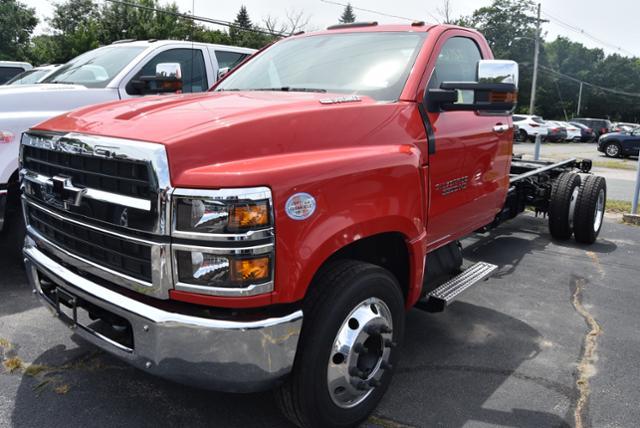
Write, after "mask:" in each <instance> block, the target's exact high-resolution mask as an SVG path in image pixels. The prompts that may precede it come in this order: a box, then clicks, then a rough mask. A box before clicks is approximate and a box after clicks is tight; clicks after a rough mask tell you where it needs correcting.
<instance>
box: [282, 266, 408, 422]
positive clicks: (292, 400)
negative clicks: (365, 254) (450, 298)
mask: <svg viewBox="0 0 640 428" xmlns="http://www.w3.org/2000/svg"><path fill="white" fill-rule="evenodd" d="M303 312H304V324H303V328H302V335H301V337H300V343H299V345H298V354H297V355H296V361H295V364H294V367H293V371H292V373H291V376H290V378H289V379H288V380H287V382H286V383H285V384H284V385H283V386H282V387H280V389H279V390H278V391H277V393H276V400H277V402H278V405H279V407H280V409H281V410H282V411H283V413H284V414H285V416H287V417H288V418H289V419H290V420H291V421H292V422H293V423H295V424H296V425H298V426H300V427H304V428H315V427H323V428H324V427H327V428H329V427H340V428H346V427H355V426H357V425H359V424H360V423H362V422H363V421H364V420H366V418H367V417H368V416H369V414H371V412H373V410H374V409H375V407H376V406H377V405H378V402H379V401H380V399H381V398H382V396H383V395H384V393H385V391H386V390H387V388H388V386H389V382H390V381H391V376H392V373H393V365H394V364H395V361H396V359H397V356H398V352H397V350H396V349H395V345H396V344H397V343H399V342H400V341H401V339H402V336H403V334H404V317H405V314H404V298H403V296H402V293H401V291H400V286H399V284H398V281H397V280H396V278H395V277H394V276H393V275H392V274H391V273H390V272H388V271H387V270H385V269H383V268H381V267H379V266H375V265H372V264H369V263H364V262H359V261H352V260H343V261H338V262H335V263H332V264H331V265H329V266H327V267H326V268H325V269H323V271H322V272H321V273H320V274H319V275H318V278H317V280H316V281H314V284H313V285H312V289H311V291H310V292H309V295H308V296H307V297H306V298H305V303H304V305H303Z"/></svg>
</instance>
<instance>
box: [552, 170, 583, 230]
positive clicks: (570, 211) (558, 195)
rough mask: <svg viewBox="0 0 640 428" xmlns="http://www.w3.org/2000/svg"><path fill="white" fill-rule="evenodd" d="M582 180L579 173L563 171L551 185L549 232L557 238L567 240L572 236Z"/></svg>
mask: <svg viewBox="0 0 640 428" xmlns="http://www.w3.org/2000/svg"><path fill="white" fill-rule="evenodd" d="M580 181H581V180H580V176H579V175H578V174H574V173H563V174H560V176H559V177H558V178H557V179H556V181H555V182H554V183H553V186H552V187H551V200H550V201H549V232H550V233H551V236H552V237H554V238H555V239H559V240H566V239H569V238H571V234H572V233H573V221H574V220H573V219H574V212H575V206H576V202H577V199H578V194H579V190H580Z"/></svg>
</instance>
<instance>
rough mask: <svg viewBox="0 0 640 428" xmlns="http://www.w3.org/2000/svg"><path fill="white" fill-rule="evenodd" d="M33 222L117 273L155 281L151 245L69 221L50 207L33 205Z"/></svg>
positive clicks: (55, 240)
mask: <svg viewBox="0 0 640 428" xmlns="http://www.w3.org/2000/svg"><path fill="white" fill-rule="evenodd" d="M26 217H27V219H28V223H29V225H30V226H31V227H32V228H34V229H35V230H36V231H37V232H39V233H40V235H42V236H43V237H45V238H47V239H48V240H49V241H50V242H52V243H53V244H55V245H57V246H59V247H60V248H62V249H63V250H66V251H68V252H70V253H73V254H81V255H82V257H83V258H85V259H87V260H90V261H92V262H95V263H99V264H101V265H103V266H105V267H107V268H109V269H113V270H114V271H116V272H120V273H123V274H126V275H130V276H132V277H134V278H137V279H140V280H142V281H146V282H149V283H150V282H151V281H152V278H151V247H150V246H149V245H145V244H141V243H137V242H131V241H127V240H125V239H122V238H120V237H117V236H113V235H109V234H107V233H103V232H100V231H98V230H95V229H91V228H88V227H85V226H81V225H79V224H76V223H72V222H69V221H65V220H64V219H63V217H62V216H56V215H54V214H53V213H51V212H47V210H42V209H39V208H37V206H36V205H30V206H28V207H27V209H26Z"/></svg>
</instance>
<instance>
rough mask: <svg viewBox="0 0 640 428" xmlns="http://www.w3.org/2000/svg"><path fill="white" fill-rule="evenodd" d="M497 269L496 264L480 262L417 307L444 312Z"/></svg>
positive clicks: (437, 289) (431, 294)
mask: <svg viewBox="0 0 640 428" xmlns="http://www.w3.org/2000/svg"><path fill="white" fill-rule="evenodd" d="M496 269H498V266H496V265H494V264H491V263H486V262H478V263H476V264H474V265H473V266H471V267H469V268H467V269H465V270H464V271H463V272H462V273H461V274H459V275H457V276H454V277H453V278H451V279H450V280H449V281H447V282H445V283H444V284H442V285H441V286H440V287H438V288H436V289H435V290H433V291H432V292H430V293H429V294H427V296H426V297H425V298H424V299H422V300H420V301H419V302H418V303H416V305H415V307H416V308H418V309H421V310H423V311H427V312H442V311H444V309H445V307H446V306H447V305H448V304H449V303H451V302H452V301H454V300H455V299H456V297H458V296H459V295H460V294H462V292H464V291H465V290H467V289H469V288H470V287H471V286H472V285H474V284H477V283H478V282H480V281H482V280H483V279H487V278H488V277H489V276H490V275H491V274H492V273H493V272H494V271H495V270H496Z"/></svg>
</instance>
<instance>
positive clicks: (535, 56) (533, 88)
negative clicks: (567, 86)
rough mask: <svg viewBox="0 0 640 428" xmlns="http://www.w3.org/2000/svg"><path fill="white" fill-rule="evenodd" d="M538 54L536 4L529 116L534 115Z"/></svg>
mask: <svg viewBox="0 0 640 428" xmlns="http://www.w3.org/2000/svg"><path fill="white" fill-rule="evenodd" d="M539 54H540V3H538V19H537V20H536V47H535V51H534V53H533V79H532V80H531V102H530V103H529V114H535V113H534V111H535V106H536V84H537V83H538V55H539Z"/></svg>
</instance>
